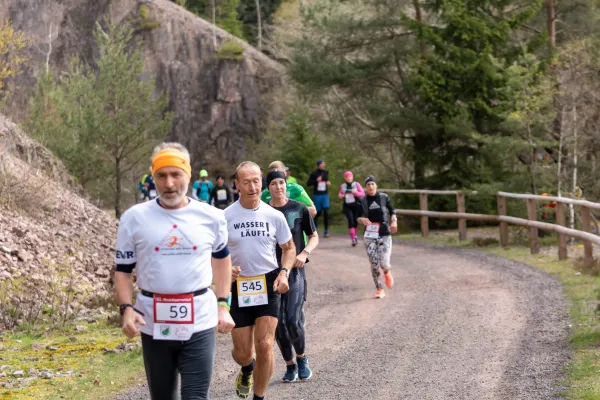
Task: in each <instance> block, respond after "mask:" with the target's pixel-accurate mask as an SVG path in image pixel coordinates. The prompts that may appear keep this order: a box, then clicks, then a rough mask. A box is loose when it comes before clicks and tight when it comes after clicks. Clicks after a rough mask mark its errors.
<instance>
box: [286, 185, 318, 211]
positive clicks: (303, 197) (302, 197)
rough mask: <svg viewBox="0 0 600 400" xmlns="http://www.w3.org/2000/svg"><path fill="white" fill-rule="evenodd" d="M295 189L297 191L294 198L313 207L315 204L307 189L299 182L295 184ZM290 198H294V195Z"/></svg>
mask: <svg viewBox="0 0 600 400" xmlns="http://www.w3.org/2000/svg"><path fill="white" fill-rule="evenodd" d="M294 191H296V192H297V194H296V193H294V194H295V196H294V197H293V199H294V200H296V201H299V202H300V203H302V204H304V205H306V206H308V207H313V206H314V205H315V204H314V203H313V201H312V199H311V198H310V196H309V195H308V193H306V190H304V188H303V187H302V186H300V185H298V184H294ZM290 198H292V196H290Z"/></svg>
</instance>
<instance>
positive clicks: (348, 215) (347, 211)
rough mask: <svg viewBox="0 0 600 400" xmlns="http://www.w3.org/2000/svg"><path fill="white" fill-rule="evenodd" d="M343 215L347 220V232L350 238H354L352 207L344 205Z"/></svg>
mask: <svg viewBox="0 0 600 400" xmlns="http://www.w3.org/2000/svg"><path fill="white" fill-rule="evenodd" d="M344 215H345V216H346V219H347V220H348V234H349V235H350V239H351V240H354V230H355V228H356V226H354V209H353V208H352V207H349V206H344Z"/></svg>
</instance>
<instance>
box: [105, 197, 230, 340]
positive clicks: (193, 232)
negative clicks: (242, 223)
mask: <svg viewBox="0 0 600 400" xmlns="http://www.w3.org/2000/svg"><path fill="white" fill-rule="evenodd" d="M225 246H227V222H226V221H225V216H224V212H223V211H221V210H219V209H216V208H214V207H211V206H209V205H208V204H205V203H200V202H197V201H190V203H189V204H188V205H187V206H185V207H182V208H178V209H176V210H168V209H165V208H162V207H161V206H160V205H159V204H158V203H157V202H156V201H149V202H146V203H141V204H137V205H135V206H133V207H131V208H130V209H128V210H127V211H126V212H125V213H124V214H123V215H122V216H121V221H120V224H119V230H118V232H117V246H116V247H117V249H116V256H115V262H116V263H117V264H133V263H136V270H137V272H136V275H137V285H138V287H139V288H140V289H143V290H147V291H149V292H153V293H158V294H182V293H191V292H194V291H196V290H199V289H203V288H207V287H209V286H210V285H211V283H212V279H213V276H212V264H211V258H212V253H216V252H219V251H221V250H223V249H224V248H225ZM136 308H137V309H138V310H140V311H141V312H143V313H144V320H145V322H146V325H144V326H140V330H141V331H142V332H144V333H147V334H149V335H152V334H153V321H154V307H153V299H152V298H151V297H147V296H143V295H142V294H141V293H140V294H139V295H138V297H137V301H136ZM194 317H195V323H194V332H200V331H203V330H206V329H209V328H214V327H215V326H216V325H217V322H218V317H217V302H216V297H215V295H214V293H213V292H212V291H210V290H209V291H208V292H207V293H205V294H203V295H201V296H195V297H194Z"/></svg>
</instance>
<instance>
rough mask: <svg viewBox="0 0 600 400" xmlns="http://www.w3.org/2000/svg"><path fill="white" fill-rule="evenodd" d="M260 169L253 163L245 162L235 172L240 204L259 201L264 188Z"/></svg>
mask: <svg viewBox="0 0 600 400" xmlns="http://www.w3.org/2000/svg"><path fill="white" fill-rule="evenodd" d="M261 178H262V173H261V172H260V167H259V166H258V165H257V164H256V163H253V162H252V161H244V162H243V163H241V164H240V165H238V167H237V168H236V170H235V186H236V187H237V189H238V190H239V192H240V202H242V206H244V207H245V205H244V202H246V201H250V202H252V201H259V200H260V190H261V187H262V179H261Z"/></svg>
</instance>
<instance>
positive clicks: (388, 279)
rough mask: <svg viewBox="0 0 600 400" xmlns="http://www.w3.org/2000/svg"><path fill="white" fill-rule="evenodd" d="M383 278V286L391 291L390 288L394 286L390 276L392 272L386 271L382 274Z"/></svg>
mask: <svg viewBox="0 0 600 400" xmlns="http://www.w3.org/2000/svg"><path fill="white" fill-rule="evenodd" d="M383 277H384V278H385V286H387V287H388V288H389V289H391V288H392V286H394V277H393V276H392V272H391V271H388V272H387V273H386V274H383Z"/></svg>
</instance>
